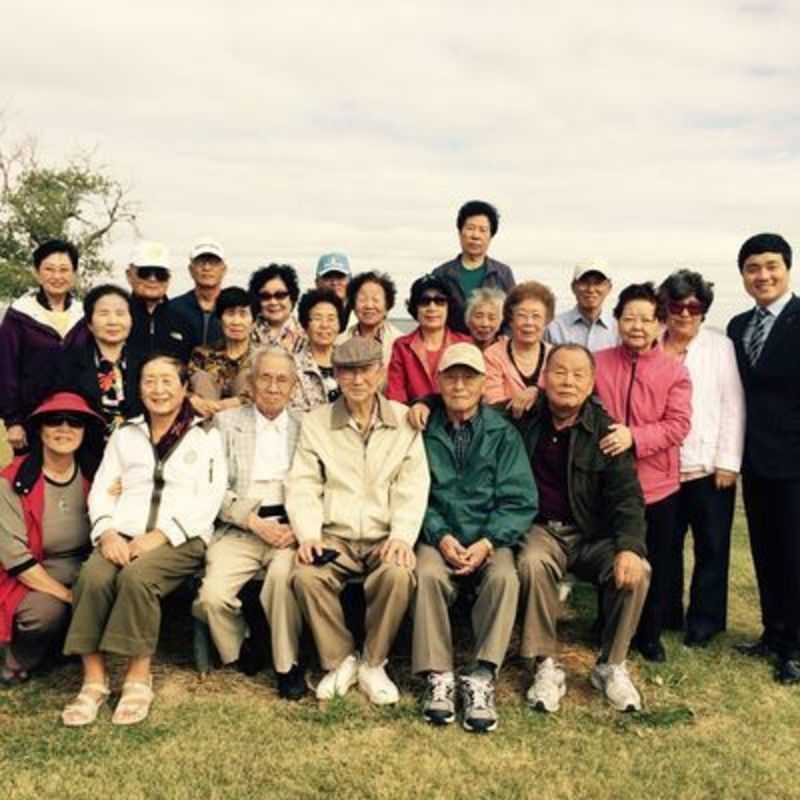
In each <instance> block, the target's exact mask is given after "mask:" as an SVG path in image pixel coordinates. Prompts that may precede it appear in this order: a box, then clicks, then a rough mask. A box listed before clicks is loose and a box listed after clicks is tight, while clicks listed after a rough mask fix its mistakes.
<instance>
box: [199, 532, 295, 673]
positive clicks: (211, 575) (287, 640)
mask: <svg viewBox="0 0 800 800" xmlns="http://www.w3.org/2000/svg"><path fill="white" fill-rule="evenodd" d="M296 553H297V551H296V550H295V549H294V548H292V547H287V548H283V549H280V550H279V549H276V548H274V547H271V546H270V545H268V544H267V543H266V542H264V541H262V540H261V539H259V538H258V537H257V536H255V535H254V534H252V533H250V532H248V531H239V530H236V529H233V530H229V531H227V532H226V533H224V534H223V535H222V536H221V537H220V538H219V539H217V540H216V541H215V542H213V543H212V545H211V547H209V549H208V552H207V553H206V574H205V577H204V578H203V584H202V586H201V587H200V591H199V592H198V593H197V599H196V600H195V601H194V604H193V605H192V614H193V615H194V616H195V617H197V618H198V619H201V620H203V622H206V623H208V627H209V628H210V630H211V637H212V639H213V640H214V645H215V646H216V648H217V652H218V653H219V656H220V658H221V659H222V663H223V664H230V663H231V662H232V661H236V659H237V658H239V650H240V649H241V647H242V642H243V641H244V638H245V635H246V633H247V624H246V623H245V621H244V618H243V617H242V603H241V600H239V598H238V597H237V595H238V594H239V590H240V589H241V588H242V586H244V585H245V583H247V581H249V580H250V579H251V578H253V577H254V576H255V575H256V574H257V573H258V572H259V571H260V570H262V569H265V570H266V577H265V578H264V586H263V588H262V589H261V593H260V595H259V600H260V601H261V607H262V608H263V609H264V614H265V615H266V617H267V622H269V627H270V639H271V643H272V661H273V664H274V666H275V670H276V672H288V671H289V670H290V669H291V668H292V666H293V665H294V664H297V662H298V649H299V641H300V632H301V630H302V626H303V618H302V616H301V615H300V609H299V608H298V606H297V600H296V599H295V596H294V594H293V593H292V591H291V589H290V586H289V578H290V576H291V573H292V569H293V568H294V560H295V554H296Z"/></svg>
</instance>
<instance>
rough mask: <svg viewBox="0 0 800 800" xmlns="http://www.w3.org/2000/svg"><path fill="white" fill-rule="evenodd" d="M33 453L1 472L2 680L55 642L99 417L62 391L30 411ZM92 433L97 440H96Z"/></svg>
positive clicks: (83, 532)
mask: <svg viewBox="0 0 800 800" xmlns="http://www.w3.org/2000/svg"><path fill="white" fill-rule="evenodd" d="M26 425H27V427H28V436H29V437H30V441H31V450H30V453H28V454H27V455H24V456H18V457H17V458H16V459H14V461H13V462H12V463H11V464H10V465H9V466H8V467H6V468H5V469H4V470H3V471H2V472H0V644H3V645H5V646H6V658H5V663H4V664H3V666H2V668H0V684H3V685H6V686H13V685H15V684H18V683H21V682H23V681H25V680H27V678H28V675H29V673H30V671H31V670H33V669H35V668H36V667H37V666H38V665H39V664H41V663H42V661H43V660H44V659H45V658H46V657H47V655H48V654H53V653H54V652H56V651H57V649H59V648H60V645H61V642H62V641H63V637H64V634H65V632H66V629H67V625H68V623H69V617H70V609H71V604H72V588H71V587H72V584H73V583H74V581H75V578H76V577H77V574H78V570H79V569H80V565H81V562H82V561H83V559H84V558H85V556H86V553H87V551H88V549H89V518H88V515H87V513H86V494H87V492H88V490H89V481H91V479H92V477H93V476H94V473H95V469H96V467H97V460H96V458H95V456H94V454H95V453H96V452H97V450H98V447H97V446H96V442H97V441H98V440H102V427H103V420H102V418H101V417H100V416H99V414H97V413H95V412H94V411H93V410H92V409H91V408H90V407H89V405H88V404H87V403H86V401H85V400H84V399H83V398H82V397H80V395H77V394H74V393H72V392H59V393H56V394H54V395H52V396H50V397H48V398H47V399H46V400H45V401H44V402H43V403H42V404H41V405H40V406H39V407H38V408H37V409H36V410H35V411H34V412H33V414H31V416H30V417H29V418H28V420H27V422H26ZM93 440H94V446H93Z"/></svg>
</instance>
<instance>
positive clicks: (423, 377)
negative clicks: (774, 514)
mask: <svg viewBox="0 0 800 800" xmlns="http://www.w3.org/2000/svg"><path fill="white" fill-rule="evenodd" d="M406 308H407V309H408V313H409V314H411V316H412V317H413V318H414V319H415V320H417V322H418V323H419V324H418V325H417V328H416V329H415V330H414V331H412V332H411V333H409V334H406V335H405V336H401V337H400V338H399V339H396V340H395V343H394V347H393V348H392V357H391V360H390V361H389V375H388V380H387V387H386V396H387V397H388V398H389V399H390V400H397V401H399V402H401V403H407V404H409V405H410V404H411V403H413V402H414V401H415V400H419V399H421V398H423V397H426V396H427V395H429V394H439V375H438V371H439V361H440V360H441V357H442V353H444V351H445V350H446V349H447V348H448V347H449V346H450V345H451V344H455V343H456V342H468V341H470V337H469V336H466V335H465V334H461V333H456V332H455V331H453V330H451V329H450V327H449V325H448V322H449V320H451V319H452V317H453V315H454V314H456V313H457V310H458V301H457V300H456V298H455V295H454V294H453V292H452V290H451V288H450V286H449V284H448V283H447V281H446V280H444V279H443V278H437V277H436V276H435V275H432V274H428V275H423V276H422V277H421V278H417V280H415V281H414V283H413V284H411V294H410V295H409V298H408V301H407V302H406Z"/></svg>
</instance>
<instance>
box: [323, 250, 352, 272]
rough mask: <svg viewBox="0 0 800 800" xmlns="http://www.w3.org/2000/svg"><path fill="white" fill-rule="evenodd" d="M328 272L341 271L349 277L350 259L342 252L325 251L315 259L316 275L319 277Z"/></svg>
mask: <svg viewBox="0 0 800 800" xmlns="http://www.w3.org/2000/svg"><path fill="white" fill-rule="evenodd" d="M329 272H341V273H342V274H343V275H347V277H348V278H349V277H350V261H349V259H348V258H347V256H346V255H345V254H344V253H325V255H323V256H320V257H319V261H317V277H318V278H321V277H322V276H323V275H327V274H328V273H329Z"/></svg>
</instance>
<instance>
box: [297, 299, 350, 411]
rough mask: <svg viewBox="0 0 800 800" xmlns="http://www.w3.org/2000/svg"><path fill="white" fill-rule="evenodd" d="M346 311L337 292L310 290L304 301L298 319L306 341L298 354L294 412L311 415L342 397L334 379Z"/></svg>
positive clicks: (299, 307) (299, 309)
mask: <svg viewBox="0 0 800 800" xmlns="http://www.w3.org/2000/svg"><path fill="white" fill-rule="evenodd" d="M343 315H344V307H343V306H342V301H341V300H340V299H339V295H338V294H336V292H334V291H333V289H310V290H309V291H307V292H306V293H305V294H304V295H303V296H302V297H301V298H300V305H299V306H298V316H299V318H300V324H301V325H302V326H303V330H304V331H305V332H306V340H305V344H304V345H303V347H302V348H301V349H300V351H299V352H297V353H296V354H295V357H294V360H295V364H296V365H297V383H296V384H295V390H294V395H293V396H292V401H291V406H290V407H291V408H293V409H294V410H296V411H311V409H312V408H316V407H317V406H320V405H323V404H324V403H332V402H333V401H334V400H336V398H337V397H338V396H339V394H340V391H339V384H338V383H337V382H336V378H335V377H334V375H333V345H334V343H335V342H336V337H337V336H338V335H339V331H341V329H342V317H343Z"/></svg>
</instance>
